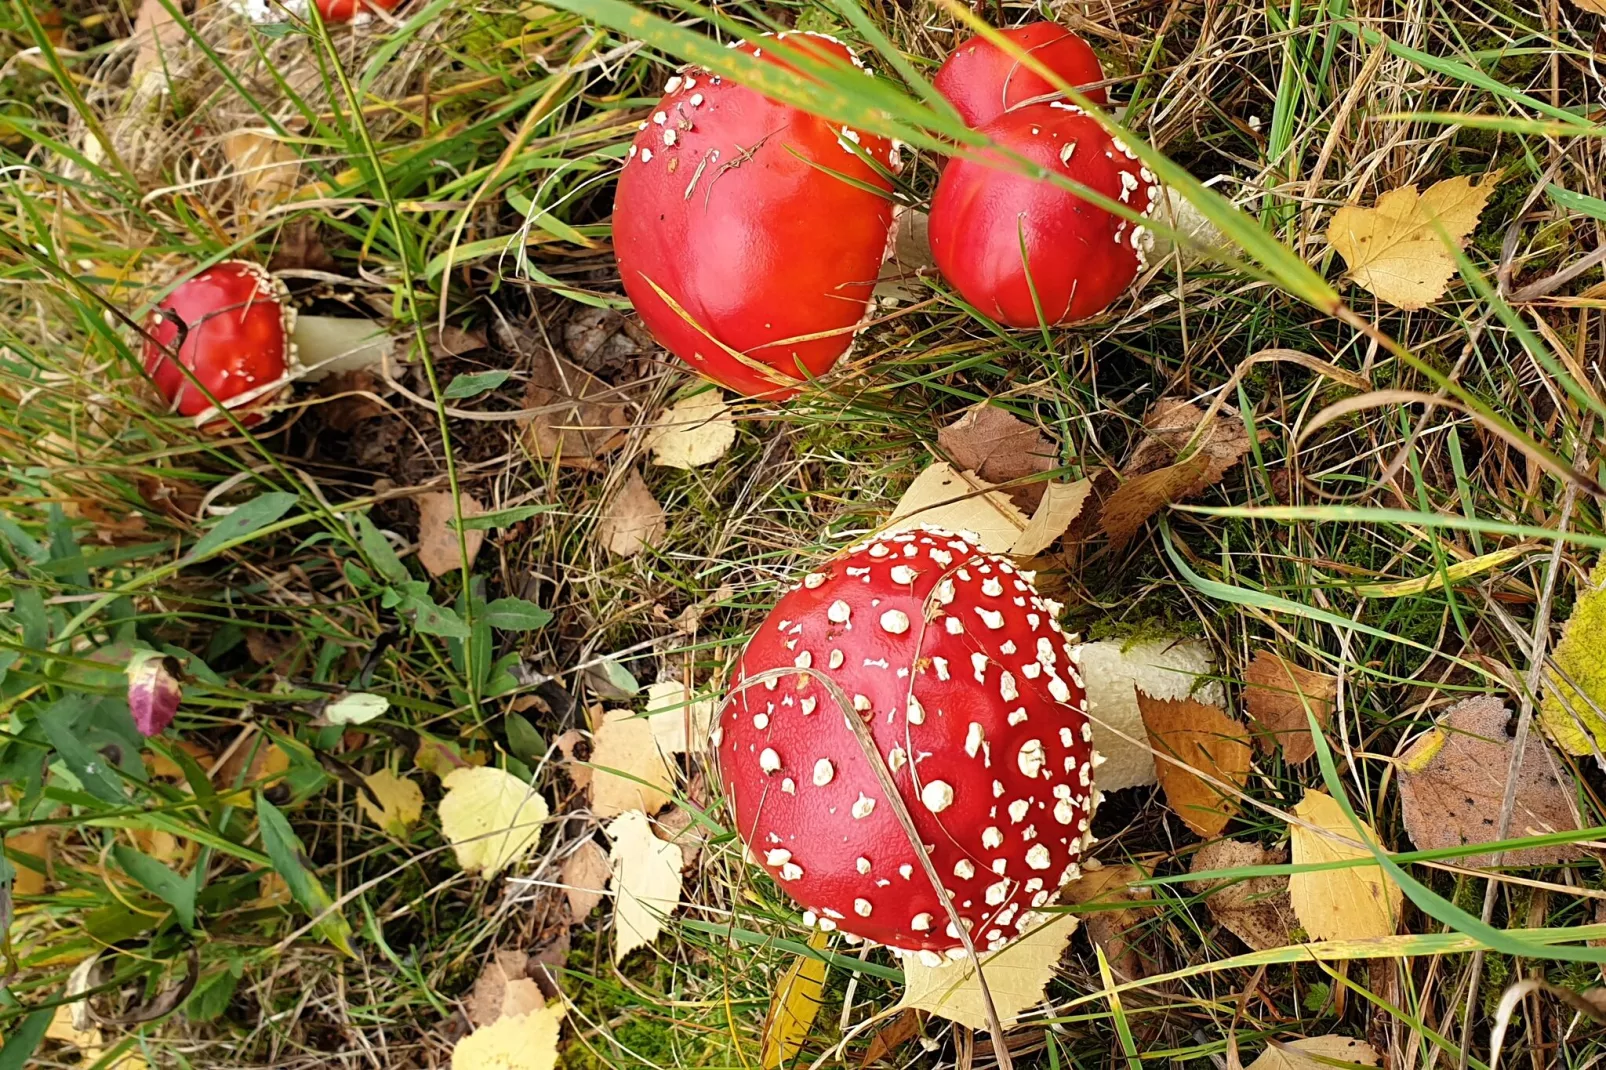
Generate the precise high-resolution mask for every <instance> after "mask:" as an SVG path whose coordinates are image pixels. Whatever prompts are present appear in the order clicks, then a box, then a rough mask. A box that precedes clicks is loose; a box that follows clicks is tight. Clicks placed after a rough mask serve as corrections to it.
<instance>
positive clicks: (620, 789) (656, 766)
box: [591, 710, 680, 817]
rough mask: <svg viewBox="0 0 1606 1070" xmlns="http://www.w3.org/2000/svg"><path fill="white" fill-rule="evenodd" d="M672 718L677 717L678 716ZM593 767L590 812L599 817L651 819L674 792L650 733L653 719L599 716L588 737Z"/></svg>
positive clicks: (654, 736) (612, 714)
mask: <svg viewBox="0 0 1606 1070" xmlns="http://www.w3.org/2000/svg"><path fill="white" fill-rule="evenodd" d="M655 716H659V717H665V716H669V714H668V712H667V711H666V712H664V713H659V714H657V715H655ZM673 716H675V717H679V716H680V711H678V710H676V711H675V712H674V714H673ZM591 764H592V765H593V766H594V767H595V768H594V769H592V771H591V809H592V810H593V811H595V813H596V815H597V816H598V817H613V816H615V815H617V814H622V813H624V812H625V811H627V810H642V811H645V812H646V813H649V814H655V813H657V812H658V811H659V810H661V809H663V805H664V803H666V802H668V801H669V796H670V793H671V792H673V791H674V789H675V781H674V777H673V775H672V774H671V773H670V771H669V764H668V762H666V761H665V760H664V755H663V751H662V750H660V749H659V746H658V737H657V734H655V733H654V731H653V718H652V717H637V716H636V715H635V714H633V713H631V712H630V711H629V710H609V711H607V712H606V713H604V714H603V715H602V723H601V724H599V725H598V726H597V731H596V733H595V735H593V736H592V741H591ZM610 770H612V772H610Z"/></svg>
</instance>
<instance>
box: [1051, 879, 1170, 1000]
mask: <svg viewBox="0 0 1606 1070" xmlns="http://www.w3.org/2000/svg"><path fill="white" fill-rule="evenodd" d="M1093 861H1094V860H1089V864H1087V865H1084V866H1083V867H1082V877H1081V879H1080V880H1075V881H1072V882H1071V883H1070V884H1067V885H1066V886H1065V888H1064V889H1063V890H1062V891H1061V893H1060V898H1061V900H1062V901H1064V902H1067V903H1077V904H1080V905H1082V906H1085V907H1089V908H1093V909H1090V910H1088V911H1087V912H1086V913H1082V914H1079V915H1078V916H1079V917H1080V918H1081V919H1082V926H1083V927H1084V928H1085V929H1087V935H1088V938H1089V939H1091V940H1092V941H1093V942H1094V943H1095V944H1097V945H1098V946H1099V947H1100V948H1101V949H1103V951H1104V958H1105V959H1106V960H1107V961H1108V962H1109V964H1110V968H1111V969H1112V970H1114V971H1115V974H1116V979H1117V980H1121V981H1135V980H1137V979H1139V978H1141V977H1147V976H1148V974H1149V970H1148V967H1147V964H1146V963H1145V961H1144V956H1143V953H1142V952H1141V951H1140V950H1139V948H1138V937H1139V933H1138V932H1137V927H1138V925H1139V924H1140V923H1141V922H1142V920H1143V915H1144V914H1146V913H1148V912H1149V911H1150V910H1153V909H1154V907H1153V905H1152V903H1151V902H1150V901H1151V900H1152V899H1153V898H1154V893H1153V892H1151V891H1150V890H1149V889H1147V888H1133V887H1131V884H1132V883H1133V882H1134V881H1141V880H1146V879H1147V878H1148V877H1149V875H1150V874H1149V871H1148V870H1146V869H1144V868H1143V867H1142V866H1135V865H1103V866H1096V867H1095V866H1094V865H1092V864H1091V863H1092V862H1093Z"/></svg>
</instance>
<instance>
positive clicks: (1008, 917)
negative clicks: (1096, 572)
mask: <svg viewBox="0 0 1606 1070" xmlns="http://www.w3.org/2000/svg"><path fill="white" fill-rule="evenodd" d="M334 2H336V3H340V4H342V5H345V6H342V7H340V8H339V10H341V11H348V8H349V10H350V11H355V10H356V6H355V4H356V0H334ZM348 13H349V12H348ZM326 17H328V15H327V14H326ZM1005 36H1006V37H1007V38H1008V39H1009V40H1010V41H1011V42H1012V43H1013V45H1014V46H1016V47H1017V48H1018V49H1021V50H1024V51H1026V52H1028V53H1030V54H1031V55H1032V56H1034V57H1035V58H1036V59H1037V60H1039V61H1040V62H1041V63H1042V64H1044V65H1045V66H1046V67H1047V68H1048V69H1049V70H1051V71H1053V72H1054V74H1055V75H1056V76H1057V77H1058V78H1060V79H1062V80H1064V81H1065V82H1066V83H1069V84H1071V85H1073V86H1085V87H1086V89H1085V99H1086V100H1088V101H1091V102H1093V103H1096V104H1103V103H1104V102H1105V100H1104V92H1103V90H1102V88H1100V87H1099V86H1098V84H1097V83H1099V82H1101V80H1102V79H1103V72H1102V71H1101V69H1100V67H1099V63H1098V59H1097V57H1096V56H1094V54H1093V52H1092V50H1091V49H1090V48H1089V47H1088V46H1087V44H1086V43H1085V42H1083V41H1082V40H1081V39H1080V38H1078V37H1076V36H1075V35H1074V34H1072V33H1070V32H1069V31H1067V30H1065V29H1063V28H1062V27H1059V26H1056V25H1053V24H1051V23H1037V24H1034V25H1031V26H1025V27H1021V28H1019V29H1016V30H1011V31H1007V32H1006V34H1005ZM740 47H742V48H744V49H747V50H749V51H750V52H751V54H752V55H753V56H754V57H755V58H758V59H761V60H767V61H769V62H772V63H777V64H780V65H781V66H783V67H785V68H788V69H790V71H791V72H792V73H794V74H797V75H799V76H806V75H803V74H802V70H803V69H807V67H808V65H809V62H814V63H817V62H827V63H853V64H855V65H858V60H857V59H856V58H855V57H854V56H853V54H852V53H851V52H850V51H849V50H848V49H847V48H846V47H844V46H843V45H841V44H840V43H839V42H836V41H834V40H832V39H830V38H826V37H822V36H819V35H814V34H791V35H777V36H776V37H774V38H768V39H764V40H763V41H761V42H760V43H759V44H756V45H755V44H744V45H741V46H740ZM803 57H807V60H808V62H804V61H803ZM866 73H869V72H868V71H866ZM935 85H936V88H937V89H938V90H939V91H940V92H941V93H942V94H943V95H944V96H945V97H946V98H947V99H948V100H949V101H950V102H951V103H952V104H953V106H954V108H955V110H956V111H957V112H958V113H959V114H960V115H961V116H962V117H963V118H964V120H965V121H966V122H967V123H968V124H970V125H971V126H972V127H973V128H975V129H976V130H978V131H980V132H981V133H983V134H985V135H986V136H987V137H988V138H989V139H990V140H991V143H992V144H993V145H994V146H996V149H995V150H994V151H995V153H996V152H1003V153H1007V154H1010V155H1012V156H1013V157H1015V161H1013V162H1014V163H1018V160H1019V159H1021V158H1024V159H1025V160H1027V161H1030V162H1031V163H1032V164H1035V165H1036V166H1037V167H1038V168H1039V169H1041V170H1040V171H1039V173H1038V174H1036V175H1033V174H1031V173H1023V172H1022V170H1021V169H1020V168H1018V167H1017V166H1013V165H1005V164H1004V163H1003V161H1000V160H999V159H997V158H995V156H993V155H987V154H982V155H979V156H956V157H955V158H953V159H950V160H948V161H947V163H946V165H945V166H944V169H943V173H942V177H941V180H940V182H939V184H938V186H937V191H936V195H935V197H934V199H933V201H932V206H931V213H930V236H931V246H932V252H933V254H934V258H935V260H936V264H937V266H938V268H939V270H940V271H941V272H942V274H943V275H944V276H945V277H946V278H947V279H948V281H949V282H950V283H951V284H952V285H953V287H954V288H955V289H956V290H957V291H958V292H959V294H960V296H961V297H963V298H964V299H965V300H966V301H967V302H969V303H970V304H971V305H972V306H973V307H975V308H977V309H979V310H981V311H982V312H984V313H985V314H987V315H989V316H992V317H993V318H995V319H996V320H998V321H999V322H1001V323H1004V324H1008V325H1010V326H1014V327H1023V328H1024V327H1036V326H1038V325H1040V324H1044V323H1048V324H1059V323H1068V322H1074V321H1076V320H1081V319H1085V318H1087V317H1089V316H1092V315H1094V314H1096V313H1098V312H1099V311H1101V310H1102V309H1103V308H1105V307H1106V306H1107V305H1108V304H1109V303H1110V302H1111V301H1113V300H1114V299H1115V298H1116V297H1117V296H1119V295H1120V293H1121V292H1122V291H1123V290H1125V289H1126V288H1127V287H1128V286H1129V285H1131V283H1132V281H1133V280H1134V278H1135V277H1136V275H1137V272H1138V270H1139V268H1140V266H1141V263H1142V258H1143V253H1144V248H1145V241H1144V228H1143V227H1142V225H1141V223H1138V222H1134V221H1133V220H1129V219H1127V218H1125V217H1123V216H1121V215H1118V214H1116V213H1113V212H1110V211H1107V210H1106V209H1104V208H1102V207H1099V206H1097V205H1095V204H1093V203H1091V202H1089V201H1086V200H1084V199H1082V198H1080V197H1078V196H1076V195H1075V194H1074V193H1071V192H1069V191H1067V190H1066V189H1064V188H1062V187H1061V186H1059V185H1056V184H1052V183H1050V182H1047V181H1044V180H1043V179H1042V177H1041V175H1042V174H1044V173H1047V172H1057V173H1059V174H1061V175H1063V176H1065V177H1066V178H1069V179H1070V180H1072V181H1073V182H1074V183H1077V184H1080V185H1081V186H1083V187H1086V188H1088V189H1092V190H1095V191H1097V192H1098V193H1100V194H1102V195H1104V196H1105V197H1107V198H1109V199H1110V200H1112V201H1118V202H1120V203H1121V204H1124V205H1128V206H1129V207H1130V208H1132V209H1133V213H1134V214H1135V215H1136V216H1137V217H1139V218H1140V219H1141V218H1142V217H1143V216H1144V215H1146V214H1147V213H1148V212H1149V211H1150V210H1151V209H1152V208H1153V207H1154V205H1155V203H1156V201H1157V199H1158V196H1159V189H1158V186H1157V185H1156V181H1155V177H1154V175H1153V174H1151V173H1150V172H1149V171H1148V170H1147V169H1146V168H1144V167H1143V166H1142V165H1141V164H1140V163H1139V162H1138V161H1137V159H1136V158H1135V157H1134V155H1133V154H1132V153H1131V152H1130V151H1128V149H1127V148H1126V147H1125V146H1124V145H1122V144H1121V142H1120V141H1119V140H1118V139H1116V138H1115V137H1113V136H1111V135H1110V134H1109V133H1108V132H1106V130H1105V129H1104V127H1103V126H1102V125H1101V124H1100V123H1099V122H1098V121H1097V120H1096V119H1094V118H1093V117H1092V116H1090V115H1088V114H1086V113H1084V112H1083V111H1082V110H1081V109H1080V108H1078V107H1077V106H1075V105H1073V104H1071V103H1068V102H1067V101H1066V100H1064V99H1063V98H1062V97H1061V96H1059V95H1058V94H1056V93H1055V91H1054V86H1053V85H1052V84H1051V83H1050V82H1049V81H1047V80H1045V79H1043V78H1041V77H1039V76H1038V74H1036V73H1035V72H1033V71H1031V70H1029V69H1027V68H1026V67H1025V66H1023V65H1022V64H1021V63H1020V62H1019V60H1018V58H1017V56H1015V55H1013V54H1011V53H1010V52H1008V51H1006V50H1004V49H1000V48H999V47H998V46H996V45H995V44H993V43H991V42H989V41H986V40H983V39H981V38H977V39H974V40H971V41H967V42H965V43H964V44H962V45H960V46H959V48H958V49H956V50H955V51H954V53H953V54H952V55H951V56H949V58H948V60H947V61H946V62H945V63H944V64H943V66H942V69H941V70H940V71H939V72H938V74H937V77H936V79H935ZM898 169H899V146H898V145H897V144H896V143H894V142H891V141H888V140H886V139H883V138H880V137H876V136H872V135H868V134H861V133H860V132H858V131H855V130H852V129H850V128H847V127H843V126H840V125H833V124H832V123H830V122H828V121H826V120H824V119H822V118H819V117H817V116H814V115H810V114H807V113H805V112H802V111H799V110H797V109H795V108H791V107H789V106H787V105H784V104H779V103H777V102H775V101H773V100H770V99H768V98H766V97H764V96H763V95H762V94H760V93H757V92H755V91H753V90H750V89H747V88H744V87H742V86H739V85H736V84H733V83H731V82H730V81H729V80H727V79H722V78H721V77H720V76H718V75H713V74H710V73H708V72H706V71H704V70H700V69H687V70H683V71H682V72H680V73H679V74H677V75H675V76H674V77H672V78H670V79H669V81H668V84H667V85H666V86H665V94H664V97H663V99H662V100H661V101H659V103H658V105H657V107H655V108H654V109H653V111H652V113H651V115H650V117H649V119H648V120H647V121H646V122H644V123H643V124H642V128H641V130H640V131H639V132H638V134H637V136H636V137H635V139H634V142H633V143H632V144H631V146H630V148H629V155H628V158H627V160H626V163H625V165H624V169H623V172H622V174H621V176H620V180H619V189H618V195H617V201H616V205H615V214H614V241H615V248H616V250H617V253H618V258H619V267H620V272H621V275H622V277H623V280H624V286H625V289H626V291H627V293H628V294H629V296H630V298H631V300H632V302H633V303H634V305H635V308H636V310H637V312H638V313H639V314H640V316H641V318H642V320H643V321H644V322H645V323H646V325H647V327H648V328H649V329H650V330H651V331H652V332H653V334H654V336H655V337H656V338H657V339H658V340H659V342H661V343H662V344H663V345H664V346H665V347H666V348H667V349H669V350H670V351H671V352H673V353H675V354H676V355H678V356H680V357H681V358H682V359H684V360H685V361H686V362H687V363H688V364H690V365H691V366H692V367H693V368H695V369H696V370H697V371H698V372H700V373H702V374H703V375H705V376H707V377H708V378H711V379H714V380H716V381H718V382H719V383H721V384H723V385H725V386H727V387H730V388H732V389H734V390H737V391H740V392H741V393H744V394H748V395H752V396H757V397H766V398H784V397H788V396H791V395H792V394H794V393H796V391H797V389H798V388H799V386H800V384H801V383H802V382H803V381H805V380H807V379H808V378H810V377H813V376H817V375H819V374H821V373H823V372H825V371H826V370H828V369H829V368H830V367H831V366H832V364H833V363H835V362H836V361H837V360H838V359H839V358H840V357H841V356H842V354H843V352H844V351H845V350H846V349H847V348H848V347H849V346H850V344H851V342H852V338H853V335H854V333H855V331H856V330H857V329H858V328H859V327H861V326H862V325H863V323H864V322H865V320H866V317H867V316H868V312H869V309H870V307H871V291H872V288H873V286H874V281H875V278H876V275H877V272H878V269H879V267H880V265H881V262H882V259H883V257H884V255H885V251H886V249H887V248H888V246H889V234H890V231H891V229H892V225H893V212H892V205H893V202H892V199H891V196H890V194H891V191H892V176H893V175H895V174H896V173H897V171H898ZM286 298H287V295H286V294H285V292H284V289H283V286H282V285H281V284H280V283H278V282H277V281H276V280H275V279H274V278H273V277H272V276H271V275H269V274H268V273H267V272H266V271H264V270H262V269H261V268H259V267H256V266H255V265H252V264H248V263H244V262H241V261H225V262H223V263H220V264H217V265H214V266H212V267H210V268H207V269H206V270H203V271H201V272H199V273H198V274H196V275H194V276H193V277H191V278H190V279H188V280H187V281H185V282H184V283H183V284H181V285H180V286H178V287H176V288H175V289H174V290H173V291H172V292H171V293H170V294H169V295H168V296H167V297H166V298H165V299H164V300H163V301H162V302H161V303H160V305H159V306H158V307H157V309H156V310H155V311H154V312H153V313H152V316H151V319H150V321H149V323H148V324H147V332H146V341H145V366H146V370H147V371H148V372H149V373H150V375H151V376H152V378H153V380H154V381H155V383H156V385H157V386H158V387H159V389H160V390H161V392H162V394H163V395H164V397H166V398H167V400H168V402H169V403H170V405H171V406H172V408H173V409H174V411H176V412H178V413H180V414H182V415H185V416H190V417H194V418H196V419H197V420H198V421H201V422H203V423H205V422H206V421H208V420H215V419H216V415H215V407H216V406H218V405H224V406H227V407H229V408H231V409H238V410H239V413H238V414H239V416H240V418H241V420H242V421H243V422H245V423H247V424H249V423H251V422H253V421H255V420H257V419H260V414H259V412H258V411H257V410H258V409H259V408H260V406H261V405H262V404H263V403H264V402H265V401H271V400H273V399H274V398H276V397H278V396H279V395H280V394H281V393H282V391H284V390H285V389H287V388H288V385H289V384H290V382H291V381H293V380H294V379H295V378H296V377H297V375H299V374H301V371H302V369H301V368H300V366H299V364H298V361H297V354H296V348H295V344H294V329H295V314H294V311H293V310H292V308H291V306H290V304H289V302H288V300H287V299H286ZM175 356H176V357H177V361H176V362H175V360H174V357H175ZM179 365H182V366H183V369H187V370H188V372H187V373H186V371H185V370H181V368H180V366H179ZM1061 608H1062V607H1060V606H1059V605H1057V604H1056V603H1054V602H1052V601H1050V600H1048V599H1044V598H1042V597H1041V596H1040V595H1039V594H1038V592H1037V589H1036V587H1035V584H1034V577H1033V575H1032V573H1030V572H1028V571H1024V570H1021V569H1019V568H1017V567H1015V566H1014V565H1013V564H1012V563H1011V562H1010V561H1009V560H1008V559H1007V558H1005V557H1002V556H999V555H997V554H994V553H991V552H989V551H988V550H986V549H984V548H983V547H982V546H981V545H979V543H978V540H977V539H976V537H975V536H974V535H970V534H966V533H957V534H956V533H950V532H947V531H941V530H937V529H935V528H930V527H919V528H915V529H913V530H907V531H902V532H898V533H895V534H884V535H881V536H879V537H876V538H872V539H870V540H869V541H867V542H865V543H863V544H861V545H858V546H855V547H852V548H851V549H849V550H847V551H846V552H845V553H843V554H842V555H840V556H838V557H837V558H835V559H833V560H831V561H830V562H828V563H826V564H825V565H823V566H821V567H820V568H819V569H818V570H816V571H812V572H810V573H808V574H807V575H806V576H804V577H803V579H802V580H801V581H800V582H799V583H798V584H797V585H796V586H794V587H793V588H792V589H791V591H789V592H788V593H787V594H786V595H785V596H784V597H782V599H781V600H780V602H779V603H778V604H777V605H776V606H775V608H774V610H773V611H772V612H771V613H770V615H769V617H768V618H767V619H766V620H765V622H764V624H763V625H762V626H761V627H760V628H759V630H758V632H757V633H756V634H755V636H754V637H753V639H752V641H751V642H750V643H749V644H748V646H747V648H746V650H745V651H744V652H743V654H742V656H741V659H740V661H739V662H738V664H737V667H736V671H735V675H734V679H733V689H732V691H731V694H730V697H729V699H728V700H727V702H726V703H725V705H724V707H723V709H722V713H721V716H720V719H719V721H718V723H717V725H716V726H715V728H714V730H713V737H712V740H711V743H712V745H713V747H714V749H715V752H716V754H717V757H718V763H719V767H720V772H721V776H722V778H723V781H724V784H725V790H726V793H727V796H728V798H729V800H730V802H731V805H732V809H733V812H734V814H735V820H736V825H737V830H738V832H739V834H740V835H741V837H742V839H743V841H744V843H745V844H746V845H747V847H748V849H749V851H750V852H751V854H752V856H753V857H754V859H755V860H756V861H757V862H758V863H760V864H761V865H762V866H763V867H764V869H765V870H766V871H768V872H769V874H770V875H771V876H772V877H774V878H775V880H777V881H778V882H780V885H781V887H783V888H785V889H786V890H787V891H788V892H789V893H790V894H791V895H792V897H793V898H794V899H796V900H798V901H799V902H800V903H801V904H803V906H804V907H805V908H806V914H805V920H806V921H808V922H809V923H810V924H813V925H817V926H818V927H820V928H821V929H825V930H835V929H840V930H841V931H842V932H843V933H845V934H847V935H849V936H851V937H854V938H857V939H863V940H870V941H874V942H877V943H880V944H884V945H886V946H887V947H889V948H891V949H893V950H894V951H896V952H897V953H900V954H910V955H916V956H918V957H919V958H920V959H921V960H922V961H924V962H926V963H927V964H929V965H937V964H939V963H940V962H942V961H943V959H944V958H945V957H953V958H960V957H964V956H966V955H970V954H974V953H976V952H977V951H978V950H979V949H996V948H999V947H1002V946H1003V945H1004V944H1005V943H1007V942H1008V941H1009V940H1010V939H1012V938H1013V937H1014V936H1015V935H1017V934H1019V933H1021V932H1024V931H1026V930H1027V929H1029V928H1030V927H1031V926H1032V925H1033V924H1034V923H1035V922H1036V921H1038V920H1040V919H1041V918H1042V917H1043V915H1042V914H1041V913H1040V908H1042V907H1044V906H1045V905H1046V904H1048V903H1049V901H1050V900H1051V899H1052V898H1053V897H1054V896H1055V895H1056V894H1057V893H1058V891H1059V889H1060V888H1061V887H1062V886H1063V885H1065V884H1066V883H1067V882H1068V881H1071V880H1073V879H1075V878H1076V877H1077V876H1078V874H1079V872H1080V870H1079V866H1080V863H1081V859H1082V855H1083V852H1084V851H1085V850H1086V849H1087V848H1088V846H1089V845H1090V844H1091V843H1092V842H1093V836H1092V833H1091V831H1090V822H1091V819H1092V812H1093V808H1094V806H1095V805H1096V803H1097V798H1098V793H1097V790H1096V788H1095V787H1094V783H1093V771H1094V769H1095V768H1096V767H1097V766H1098V765H1099V764H1100V763H1101V761H1102V759H1101V757H1100V756H1099V755H1098V754H1097V753H1096V751H1095V750H1094V748H1093V743H1092V732H1091V729H1090V726H1089V722H1088V719H1087V716H1086V712H1085V694H1084V689H1083V684H1082V679H1081V676H1080V674H1079V671H1078V667H1077V658H1076V652H1075V649H1074V647H1073V646H1071V644H1070V643H1069V642H1068V640H1067V637H1066V636H1065V634H1064V633H1063V632H1062V631H1061V629H1060V625H1059V623H1058V619H1057V618H1058V616H1059V612H1060V610H1061Z"/></svg>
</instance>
